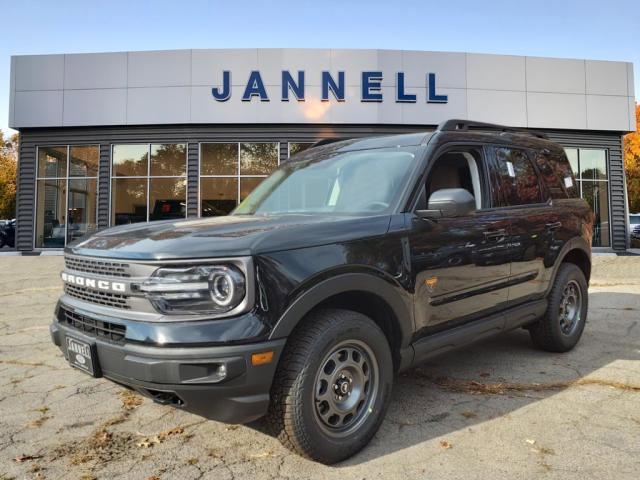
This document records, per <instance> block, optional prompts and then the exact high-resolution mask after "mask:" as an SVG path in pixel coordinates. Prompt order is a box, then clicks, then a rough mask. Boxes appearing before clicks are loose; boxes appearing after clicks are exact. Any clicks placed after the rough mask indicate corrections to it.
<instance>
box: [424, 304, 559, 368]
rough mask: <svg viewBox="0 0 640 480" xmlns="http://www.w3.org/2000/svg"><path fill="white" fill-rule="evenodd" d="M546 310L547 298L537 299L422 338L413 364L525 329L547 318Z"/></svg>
mask: <svg viewBox="0 0 640 480" xmlns="http://www.w3.org/2000/svg"><path fill="white" fill-rule="evenodd" d="M546 309H547V300H546V299H542V300H536V301H534V302H529V303H526V304H524V305H520V306H518V307H514V308H512V309H510V310H507V311H506V312H500V313H496V314H494V315H491V316H489V317H485V318H481V319H479V320H474V321H473V322H470V323H467V324H465V325H460V326H459V327H456V328H452V329H451V330H445V331H442V332H438V333H434V334H432V335H429V336H426V337H423V338H421V339H420V340H417V341H416V342H414V343H413V350H414V356H413V362H412V364H413V365H416V364H418V363H422V362H423V361H425V360H426V359H428V358H431V357H434V356H436V355H440V354H443V353H446V352H449V351H451V350H453V349H456V348H460V347H462V346H465V345H469V344H470V343H473V342H477V341H479V340H484V339H485V338H489V337H493V336H494V335H497V334H499V333H502V332H506V331H509V330H513V329H515V328H518V327H522V326H525V325H527V324H529V323H532V322H534V321H535V320H537V319H538V318H540V317H541V316H542V315H544V312H545V311H546Z"/></svg>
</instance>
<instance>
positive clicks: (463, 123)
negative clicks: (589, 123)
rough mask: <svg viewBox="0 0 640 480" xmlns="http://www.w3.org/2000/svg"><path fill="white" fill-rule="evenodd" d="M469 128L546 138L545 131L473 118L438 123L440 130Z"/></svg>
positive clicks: (449, 130)
mask: <svg viewBox="0 0 640 480" xmlns="http://www.w3.org/2000/svg"><path fill="white" fill-rule="evenodd" d="M469 130H488V131H495V132H505V133H516V134H519V135H531V136H532V137H537V138H544V139H545V140H548V139H549V137H548V136H547V134H546V133H542V132H539V131H536V130H525V129H523V128H515V127H507V126H505V125H496V124H495V123H485V122H475V121H473V120H459V119H451V120H446V121H444V122H442V123H441V124H440V125H438V131H440V132H458V131H469Z"/></svg>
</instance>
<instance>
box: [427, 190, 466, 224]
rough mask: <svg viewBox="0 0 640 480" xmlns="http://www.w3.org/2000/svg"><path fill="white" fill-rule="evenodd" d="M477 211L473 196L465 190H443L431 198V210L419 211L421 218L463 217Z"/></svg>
mask: <svg viewBox="0 0 640 480" xmlns="http://www.w3.org/2000/svg"><path fill="white" fill-rule="evenodd" d="M475 209H476V201H475V199H474V198H473V195H471V194H470V193H469V191H468V190H465V189H464V188H443V189H442V190H436V191H435V192H433V193H432V194H431V196H430V197H429V209H428V210H417V211H416V215H418V216H419V217H421V218H432V219H433V218H440V217H463V216H465V215H469V214H470V213H471V212H473V211H474V210H475Z"/></svg>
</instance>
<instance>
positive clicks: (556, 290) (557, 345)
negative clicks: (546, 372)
mask: <svg viewBox="0 0 640 480" xmlns="http://www.w3.org/2000/svg"><path fill="white" fill-rule="evenodd" d="M587 289H588V286H587V281H586V279H585V277H584V273H582V270H580V268H579V267H578V266H577V265H574V264H573V263H563V264H562V265H560V268H559V270H558V273H557V275H556V280H555V283H554V284H553V288H552V289H551V292H550V294H549V305H548V307H547V311H546V313H545V315H544V317H543V318H542V319H540V321H539V322H538V323H536V324H534V325H533V326H532V327H531V328H530V329H529V333H530V335H531V339H532V340H533V343H534V344H535V345H536V346H537V347H539V348H541V349H543V350H547V351H550V352H566V351H569V350H571V349H572V348H573V347H575V345H576V344H577V343H578V341H579V340H580V337H581V336H582V332H583V330H584V327H585V324H586V321H587V309H588V292H587Z"/></svg>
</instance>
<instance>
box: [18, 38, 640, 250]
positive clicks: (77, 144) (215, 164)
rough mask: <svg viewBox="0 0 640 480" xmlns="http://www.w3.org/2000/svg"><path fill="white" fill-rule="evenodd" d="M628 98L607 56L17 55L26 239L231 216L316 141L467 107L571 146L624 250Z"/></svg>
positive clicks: (626, 74)
mask: <svg viewBox="0 0 640 480" xmlns="http://www.w3.org/2000/svg"><path fill="white" fill-rule="evenodd" d="M634 96H635V95H634V90H633V69H632V64H631V63H626V62H609V61H598V60H582V59H580V60H577V59H557V58H541V57H521V56H506V55H485V54H475V53H444V52H425V51H395V50H340V49H228V50H227V49H225V50H172V51H150V52H116V53H91V54H66V55H62V54H61V55H30V56H14V57H12V58H11V92H10V112H9V117H10V118H9V126H10V127H12V128H14V129H17V130H19V131H20V149H19V169H18V200H17V232H16V247H17V249H18V250H20V251H23V252H25V253H26V252H40V251H48V250H56V249H58V250H59V249H61V248H63V247H64V245H65V244H66V243H69V242H71V241H73V240H74V239H76V238H79V237H80V236H82V235H84V234H86V233H88V232H91V231H94V230H96V229H99V228H105V227H108V226H111V225H118V224H123V223H131V222H146V221H155V220H160V219H173V218H183V217H197V216H203V217H204V216H215V215H224V214H226V213H228V212H230V211H231V210H232V209H233V208H234V207H235V206H236V205H237V204H238V202H239V201H241V200H242V199H243V198H244V197H245V196H246V195H247V194H248V193H249V192H250V191H251V190H252V189H253V188H254V187H255V186H256V185H257V184H258V183H260V181H262V179H263V178H264V177H265V176H267V175H269V174H270V173H271V171H273V169H275V168H276V167H277V166H278V164H279V163H281V162H284V161H286V160H287V158H288V157H289V156H290V155H292V154H294V153H295V152H297V151H300V150H303V149H305V148H307V147H308V146H309V145H310V144H312V143H313V142H315V141H318V140H321V139H323V138H354V137H362V136H367V135H380V134H395V133H403V132H418V131H430V130H434V129H435V128H436V126H437V125H438V123H440V122H442V121H444V120H447V119H451V118H459V119H470V120H477V121H486V122H492V123H498V124H503V125H509V126H514V127H521V128H524V129H529V128H530V129H535V130H539V131H543V132H545V133H546V134H547V135H548V136H549V138H551V139H552V140H554V141H557V142H558V143H560V144H561V145H563V146H564V147H565V148H566V151H567V154H568V156H569V159H570V161H571V163H572V166H573V169H574V172H575V175H576V180H577V181H578V184H579V187H580V193H581V195H582V196H583V197H584V198H585V199H586V200H587V201H588V202H589V203H590V205H591V206H592V208H593V210H594V212H595V214H596V229H595V235H594V240H593V242H594V243H593V244H594V247H602V248H605V249H613V250H616V251H620V250H625V248H626V247H627V244H628V239H627V237H628V235H627V233H628V232H627V230H628V226H627V217H628V211H627V201H626V186H625V177H624V169H623V159H622V136H623V135H624V134H625V133H626V132H629V131H631V130H635V128H636V125H635V114H634V105H635V103H634ZM371 188H376V186H375V185H371Z"/></svg>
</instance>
